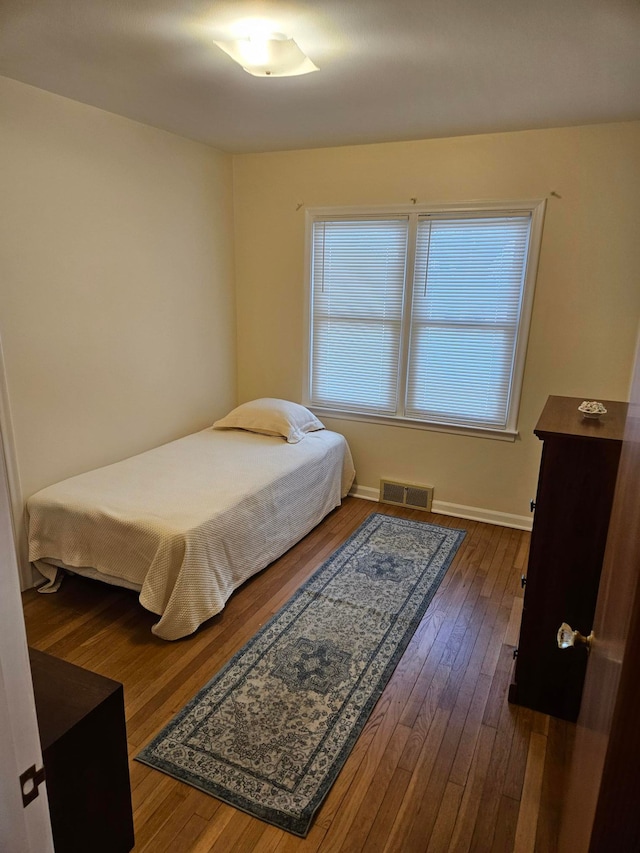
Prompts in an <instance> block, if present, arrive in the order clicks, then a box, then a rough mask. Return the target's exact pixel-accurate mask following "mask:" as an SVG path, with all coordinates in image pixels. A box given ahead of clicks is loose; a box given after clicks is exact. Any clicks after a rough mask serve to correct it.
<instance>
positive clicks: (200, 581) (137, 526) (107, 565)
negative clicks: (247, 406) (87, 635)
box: [27, 429, 354, 640]
mask: <svg viewBox="0 0 640 853" xmlns="http://www.w3.org/2000/svg"><path fill="white" fill-rule="evenodd" d="M353 478H354V469H353V462H352V459H351V453H350V451H349V447H348V445H347V443H346V441H345V439H344V438H343V436H341V435H338V434H337V433H334V432H331V431H329V430H320V431H318V432H313V433H310V434H309V435H307V436H306V437H305V438H304V440H303V441H301V442H300V443H299V444H287V443H286V442H285V441H284V440H283V439H281V438H272V437H269V436H262V435H255V434H253V433H248V432H243V431H228V432H227V431H224V432H223V431H218V430H213V429H206V430H203V431H201V432H197V433H194V434H193V435H189V436H187V437H186V438H182V439H179V440H177V441H173V442H171V443H169V444H165V445H163V446H162V447H158V448H155V449H154V450H150V451H147V452H146V453H142V454H140V455H138V456H134V457H132V458H130V459H125V460H124V461H122V462H117V463H115V464H114V465H109V466H107V467H105V468H99V469H97V470H95V471H89V472H87V473H86V474H80V475H79V476H77V477H72V478H71V479H69V480H64V481H63V482H61V483H57V484H56V485H53V486H49V487H48V488H46V489H43V490H42V491H40V492H38V493H37V494H35V495H33V496H32V497H31V498H30V499H29V501H28V502H27V513H28V519H29V525H28V531H29V559H30V560H31V561H33V562H35V563H36V565H37V567H38V568H39V569H40V570H41V571H42V572H43V574H46V575H47V576H48V577H51V573H52V572H53V571H55V570H53V569H51V567H47V566H46V565H43V564H42V563H40V562H38V561H43V560H45V561H46V560H47V559H52V560H57V561H61V562H62V563H64V564H65V565H67V566H69V567H78V568H81V567H83V566H88V567H93V568H94V569H96V570H97V571H98V572H99V573H104V574H106V575H110V576H111V577H112V578H119V579H122V580H123V581H124V582H128V583H130V584H136V585H138V586H140V587H141V589H140V602H141V604H142V605H143V606H144V607H146V608H147V609H148V610H150V611H151V612H153V613H157V614H158V615H160V616H161V619H160V621H159V622H157V623H156V625H154V627H153V632H154V633H155V634H157V635H158V636H159V637H162V638H164V639H166V640H175V639H177V638H179V637H183V636H186V635H188V634H191V633H192V632H193V631H195V630H196V628H197V627H198V626H199V625H201V624H202V623H203V622H204V621H205V620H207V619H209V618H210V617H211V616H214V615H215V614H216V613H219V612H220V611H221V610H222V609H223V607H224V605H225V602H226V601H227V599H228V598H229V596H230V595H231V593H232V592H233V590H234V589H236V588H237V587H238V586H240V584H242V583H243V582H244V581H245V580H246V579H247V578H248V577H250V576H251V575H253V574H255V573H256V572H258V571H260V569H263V568H264V567H265V566H267V565H268V564H269V563H270V562H272V561H273V560H275V559H276V558H277V557H279V556H280V555H281V554H283V553H284V552H285V551H286V550H287V549H288V548H290V547H291V546H292V545H294V544H295V543H296V542H297V541H299V540H300V539H301V538H302V537H303V536H305V535H306V534H307V533H308V532H309V531H310V530H311V529H312V528H313V527H315V525H316V524H318V523H319V522H320V521H321V520H322V518H324V516H325V515H326V514H327V513H328V512H330V511H331V510H332V509H333V508H334V507H336V506H338V505H339V504H340V501H341V499H342V498H343V497H344V496H345V495H346V494H347V492H348V491H349V489H350V487H351V484H352V482H353Z"/></svg>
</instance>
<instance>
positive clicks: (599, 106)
mask: <svg viewBox="0 0 640 853" xmlns="http://www.w3.org/2000/svg"><path fill="white" fill-rule="evenodd" d="M251 17H259V18H262V19H265V18H267V19H270V20H271V21H272V22H273V24H274V29H275V30H278V31H280V32H284V33H286V34H287V35H289V36H291V37H293V38H295V39H296V41H297V42H298V44H299V45H300V46H301V47H302V49H303V50H304V51H305V52H306V53H307V54H308V56H309V57H310V58H311V59H312V60H313V62H314V63H315V64H316V65H318V66H319V68H320V71H319V72H315V73H313V74H308V75H305V76H302V77H280V78H261V77H252V76H251V75H249V74H247V73H246V72H244V71H243V70H242V69H241V68H240V66H238V65H236V64H235V63H234V62H233V61H232V60H231V59H230V58H229V57H228V56H227V55H226V54H225V53H223V52H222V51H221V50H220V49H219V48H217V47H216V46H215V45H214V44H213V38H214V37H216V36H218V37H219V36H220V35H221V34H224V32H225V30H226V28H227V27H228V25H230V24H231V23H232V22H233V21H234V20H236V19H241V18H251ZM0 74H1V75H4V76H7V77H11V78H14V79H16V80H20V81H22V82H25V83H30V84H32V85H34V86H38V87H40V88H42V89H47V90H49V91H51V92H56V93H58V94H60V95H64V96H66V97H68V98H73V99H75V100H77V101H82V102H83V103H87V104H93V105H94V106H97V107H100V108H102V109H105V110H110V111H111V112H114V113H119V114H120V115H123V116H128V117H129V118H132V119H136V120H138V121H141V122H144V123H146V124H150V125H153V126H155V127H160V128H164V129H165V130H169V131H172V132H174V133H178V134H181V135H182V136H186V137H190V138H192V139H197V140H200V141H202V142H206V143H208V144H210V145H213V146H215V147H216V148H219V149H222V150H225V151H231V152H245V151H268V150H278V149H292V148H310V147H323V146H335V145H346V144H352V143H367V142H384V141H393V140H407V139H424V138H428V137H436V136H454V135H460V134H469V133H485V132H492V131H506V130H519V129H525V128H540V127H552V126H563V125H575V124H589V123H597V122H608V121H620V120H622V121H624V120H629V119H637V118H640V0H289V2H287V0H283V2H278V0H273V2H271V0H262V1H261V2H260V0H222V2H213V0H208V2H204V0H1V2H0Z"/></svg>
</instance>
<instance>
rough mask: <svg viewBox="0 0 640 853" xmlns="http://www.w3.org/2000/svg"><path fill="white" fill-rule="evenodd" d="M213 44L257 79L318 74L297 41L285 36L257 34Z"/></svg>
mask: <svg viewBox="0 0 640 853" xmlns="http://www.w3.org/2000/svg"><path fill="white" fill-rule="evenodd" d="M214 44H217V45H218V47H219V48H221V49H222V50H224V52H225V53H226V54H228V55H229V56H230V57H231V59H233V60H235V62H237V63H238V64H239V65H241V66H242V67H243V68H244V70H245V71H246V72H248V73H249V74H253V76H254V77H295V76H297V75H299V74H309V73H310V72H311V71H318V67H317V66H316V65H314V64H313V62H312V61H311V60H310V59H309V57H308V56H305V54H304V53H303V52H302V51H301V50H300V48H299V47H298V45H297V44H296V43H295V41H294V40H293V39H292V38H288V37H287V36H285V35H283V33H256V34H254V35H251V36H245V37H243V38H236V39H229V40H226V41H214Z"/></svg>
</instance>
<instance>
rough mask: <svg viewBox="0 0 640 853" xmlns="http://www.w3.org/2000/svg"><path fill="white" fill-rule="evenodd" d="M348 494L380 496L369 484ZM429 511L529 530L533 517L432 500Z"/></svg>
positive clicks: (371, 497)
mask: <svg viewBox="0 0 640 853" xmlns="http://www.w3.org/2000/svg"><path fill="white" fill-rule="evenodd" d="M349 494H350V495H351V497H354V498H361V499H362V500H365V501H377V500H379V498H380V492H379V490H378V489H373V488H371V487H370V486H356V487H355V488H354V489H352V490H351V491H350V492H349ZM431 511H432V512H435V513H438V514H439V515H454V516H455V517H456V518H468V519H469V521H484V522H486V523H487V524H497V525H498V526H499V527H514V528H515V529H516V530H531V527H532V525H533V518H531V517H530V516H528V515H514V514H513V513H510V512H498V510H495V509H483V508H482V507H477V506H464V504H452V503H448V502H447V501H434V502H433V505H432V507H431Z"/></svg>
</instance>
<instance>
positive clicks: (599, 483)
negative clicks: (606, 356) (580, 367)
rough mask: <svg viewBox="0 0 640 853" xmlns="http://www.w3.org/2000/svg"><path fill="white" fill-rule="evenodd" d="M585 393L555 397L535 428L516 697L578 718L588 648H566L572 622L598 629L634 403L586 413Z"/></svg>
mask: <svg viewBox="0 0 640 853" xmlns="http://www.w3.org/2000/svg"><path fill="white" fill-rule="evenodd" d="M583 399H584V398H578V397H549V399H548V401H547V404H546V406H545V408H544V410H543V412H542V414H541V416H540V420H539V421H538V424H537V425H536V428H535V430H534V432H535V434H536V435H537V436H538V438H540V439H541V440H542V442H543V447H542V460H541V463H540V474H539V479H538V490H537V494H536V500H535V516H534V522H533V531H532V534H531V550H530V555H529V563H528V568H527V574H526V576H525V577H524V578H523V583H524V584H525V592H524V604H523V612H522V623H521V628H520V638H519V641H518V648H517V657H516V662H515V668H514V676H513V683H512V684H511V686H510V689H509V700H510V701H511V702H515V703H517V704H519V705H524V706H526V707H528V708H533V709H534V710H536V711H542V712H543V713H545V714H551V715H553V716H556V717H561V718H562V719H565V720H575V719H576V718H577V716H578V711H579V708H580V698H581V695H582V685H583V682H584V676H585V670H586V663H587V651H586V648H585V647H576V648H569V649H564V650H562V649H559V648H558V644H557V639H556V637H557V632H558V628H559V627H560V625H561V624H562V623H563V622H567V623H568V624H569V625H571V627H572V628H573V629H575V630H578V631H580V632H581V633H582V634H583V635H585V636H587V635H588V634H589V633H590V631H591V629H592V627H593V616H594V612H595V606H596V599H597V596H598V584H599V581H600V571H601V568H602V560H603V557H604V550H605V544H606V539H607V531H608V528H609V518H610V515H611V506H612V503H613V494H614V489H615V483H616V476H617V471H618V462H619V459H620V451H621V449H622V438H623V434H624V424H625V419H626V413H627V404H626V403H619V402H614V401H611V400H603V401H602V402H603V403H604V406H605V407H606V409H607V413H606V414H605V415H603V416H602V417H601V418H600V419H598V420H591V419H587V418H584V417H583V416H582V415H581V413H580V412H579V411H578V406H579V405H580V403H581V402H582V400H583Z"/></svg>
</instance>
